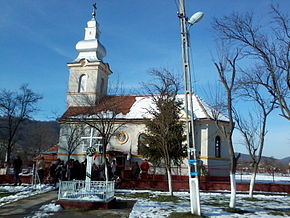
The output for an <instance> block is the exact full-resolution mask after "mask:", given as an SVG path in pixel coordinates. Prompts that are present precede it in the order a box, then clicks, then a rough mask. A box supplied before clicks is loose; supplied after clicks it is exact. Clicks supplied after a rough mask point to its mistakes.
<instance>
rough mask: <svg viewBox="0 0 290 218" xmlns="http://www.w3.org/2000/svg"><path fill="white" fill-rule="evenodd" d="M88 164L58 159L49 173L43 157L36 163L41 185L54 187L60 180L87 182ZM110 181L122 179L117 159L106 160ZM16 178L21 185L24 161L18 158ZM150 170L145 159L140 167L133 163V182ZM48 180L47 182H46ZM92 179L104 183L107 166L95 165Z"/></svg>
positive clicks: (52, 164) (15, 162)
mask: <svg viewBox="0 0 290 218" xmlns="http://www.w3.org/2000/svg"><path fill="white" fill-rule="evenodd" d="M86 164H87V160H86V159H85V160H84V161H83V162H79V161H78V160H74V159H69V160H68V161H66V162H65V161H63V160H61V159H57V160H56V161H54V162H52V163H51V165H50V167H49V170H48V173H47V169H46V168H45V160H44V158H43V157H41V158H40V159H39V160H38V161H37V162H36V172H37V176H38V178H39V182H40V183H46V182H50V183H52V184H54V185H56V184H57V182H58V181H59V180H61V181H70V180H85V179H86ZM106 165H107V172H108V179H109V180H115V179H117V178H118V179H120V178H119V177H120V172H118V166H117V162H116V159H113V160H112V162H111V163H110V162H109V160H108V159H106ZM13 166H14V176H15V185H17V184H19V185H20V184H21V180H20V176H19V173H20V172H21V167H22V160H21V158H20V157H19V156H18V157H17V158H16V159H15V160H14V162H13ZM148 170H149V163H148V162H147V160H146V159H145V160H144V161H143V162H142V163H141V164H140V167H139V164H138V162H134V163H132V167H131V178H132V179H133V180H138V179H140V178H141V175H146V174H147V173H148ZM45 179H46V181H45ZM91 179H92V180H95V181H104V180H105V179H106V177H105V164H101V165H97V164H95V163H93V165H92V174H91Z"/></svg>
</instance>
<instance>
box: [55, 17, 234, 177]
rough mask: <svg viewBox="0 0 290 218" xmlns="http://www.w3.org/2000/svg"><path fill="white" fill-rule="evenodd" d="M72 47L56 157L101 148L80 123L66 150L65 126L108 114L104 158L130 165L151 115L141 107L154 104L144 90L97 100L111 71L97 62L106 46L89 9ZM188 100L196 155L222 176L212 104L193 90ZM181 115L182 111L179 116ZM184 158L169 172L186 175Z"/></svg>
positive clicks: (224, 165)
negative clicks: (88, 17) (109, 133)
mask: <svg viewBox="0 0 290 218" xmlns="http://www.w3.org/2000/svg"><path fill="white" fill-rule="evenodd" d="M76 50H77V52H78V56H77V58H76V59H75V60H74V61H73V62H71V63H68V64H67V66H68V68H69V81H68V91H67V110H66V111H65V113H64V114H63V115H62V117H61V118H60V120H59V122H60V125H61V129H60V138H59V145H58V147H59V149H58V158H60V159H62V160H67V159H68V156H70V158H73V159H78V160H79V161H80V162H82V161H84V160H85V159H86V151H87V148H88V147H89V146H95V147H97V150H98V151H99V152H100V153H101V152H102V151H101V150H102V146H101V145H100V142H99V139H98V137H97V136H98V134H97V133H96V132H95V131H93V129H90V128H86V130H85V131H83V132H82V135H80V136H79V137H78V138H75V139H74V140H77V141H78V142H77V143H75V148H74V149H72V150H71V154H69V153H68V150H69V149H67V147H68V146H69V143H70V142H69V140H71V139H69V138H70V137H68V128H69V126H71V125H74V126H76V127H77V128H80V126H86V127H89V125H87V123H82V122H80V120H81V118H82V117H84V116H85V117H86V118H87V120H90V122H105V121H107V118H108V117H110V116H111V119H112V114H114V116H113V118H114V123H113V126H112V128H116V129H117V130H116V132H115V133H114V135H113V136H112V137H111V138H110V141H109V144H108V147H107V153H108V154H109V155H110V154H111V156H110V157H111V158H114V159H115V160H116V161H117V164H119V165H122V166H123V167H124V169H130V167H131V165H132V163H134V162H136V161H137V162H141V161H142V159H143V157H142V156H141V155H140V154H139V153H138V146H140V142H141V141H142V138H143V137H144V134H146V129H145V125H144V120H145V119H150V118H151V115H150V114H148V112H147V111H148V110H147V108H149V107H151V108H154V104H153V101H152V99H151V97H150V96H149V95H114V96H108V97H107V98H105V100H103V99H104V98H103V97H104V96H107V90H108V80H109V77H110V75H111V74H112V71H111V70H110V66H109V64H108V63H105V62H104V61H103V59H104V58H105V56H106V50H105V47H104V46H103V45H102V44H101V43H100V31H99V24H98V22H97V21H96V15H95V12H94V13H93V17H92V19H91V20H89V21H88V22H87V27H85V36H84V40H81V41H79V42H78V43H77V44H76ZM178 98H179V99H181V100H183V99H184V95H178ZM104 101H105V102H104ZM192 101H193V110H194V111H193V112H194V116H195V140H196V148H197V155H198V158H199V159H200V160H201V162H202V164H203V166H205V168H206V169H207V172H206V173H207V174H208V175H210V176H228V175H229V172H228V168H229V154H228V150H227V144H226V140H225V139H224V138H223V137H222V135H221V134H219V131H218V128H217V127H216V124H215V120H214V118H213V115H212V108H211V107H210V106H209V105H208V104H207V103H206V102H204V101H203V100H201V99H200V98H199V97H198V96H196V95H195V94H193V95H192ZM184 114H185V113H182V115H183V117H184ZM100 115H101V116H100ZM181 117H182V116H181ZM181 119H182V118H181ZM219 120H220V121H222V123H224V124H225V125H227V118H226V117H224V116H220V117H219ZM76 145H77V146H76ZM94 161H95V163H96V164H101V163H102V161H103V160H102V158H101V155H97V157H96V158H95V160H94ZM184 163H185V164H184V166H182V167H176V168H174V167H173V172H172V174H173V175H174V174H182V175H187V161H186V160H185V161H184ZM160 169H161V168H160ZM160 169H159V171H158V170H157V171H156V168H154V167H151V168H150V170H151V171H149V173H156V172H159V173H164V172H165V171H164V172H161V171H160ZM153 171H154V172H153Z"/></svg>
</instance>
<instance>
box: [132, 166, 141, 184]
mask: <svg viewBox="0 0 290 218" xmlns="http://www.w3.org/2000/svg"><path fill="white" fill-rule="evenodd" d="M139 174H140V167H139V165H138V162H135V163H134V164H133V166H132V178H133V179H136V180H137V179H138V178H139Z"/></svg>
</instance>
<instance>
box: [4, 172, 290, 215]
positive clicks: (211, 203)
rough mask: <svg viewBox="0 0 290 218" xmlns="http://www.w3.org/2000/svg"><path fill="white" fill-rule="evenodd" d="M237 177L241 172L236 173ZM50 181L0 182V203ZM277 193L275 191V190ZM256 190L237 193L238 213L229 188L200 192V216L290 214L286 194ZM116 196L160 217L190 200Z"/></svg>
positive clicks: (46, 209) (138, 211)
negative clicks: (231, 208) (231, 204)
mask: <svg viewBox="0 0 290 218" xmlns="http://www.w3.org/2000/svg"><path fill="white" fill-rule="evenodd" d="M236 178H237V180H238V181H239V179H240V178H241V175H237V177H236ZM249 179H250V175H242V181H243V182H246V181H247V180H249ZM257 181H258V182H264V183H265V182H268V183H269V182H270V183H271V182H272V177H271V176H268V175H261V174H259V175H258V176H257ZM275 183H288V184H290V178H289V176H288V177H283V176H279V177H276V176H275ZM52 189H53V187H52V186H49V185H36V186H31V185H30V186H29V185H22V186H8V185H6V186H0V193H14V194H13V195H9V196H6V197H2V198H1V197H0V207H1V206H2V205H4V204H7V203H10V202H13V201H17V200H19V199H22V198H26V197H28V196H32V195H36V194H39V193H43V192H47V191H50V190H52ZM276 194H277V193H276ZM276 194H275V193H273V194H269V193H267V194H263V193H255V194H254V199H249V198H248V195H247V194H237V206H236V208H238V209H239V210H240V211H239V212H240V213H237V212H236V213H231V212H228V211H227V210H226V208H228V204H229V199H230V194H229V192H228V191H221V192H201V193H200V201H201V211H202V215H203V216H207V217H247V218H251V217H285V216H290V196H289V195H287V194H281V195H276ZM116 196H117V200H134V201H136V203H135V205H134V206H133V208H132V211H131V213H130V218H139V217H140V218H146V217H150V218H157V217H158V218H162V217H168V216H169V215H170V214H171V213H173V212H185V213H189V212H190V200H189V193H188V192H175V193H174V196H177V197H178V199H177V201H175V202H173V201H168V202H164V201H156V199H154V198H156V197H158V196H168V193H167V192H160V191H150V190H143V191H142V190H122V189H117V190H116ZM59 210H61V207H60V206H58V205H55V202H54V201H52V202H51V203H49V204H45V205H42V206H41V207H40V208H39V209H37V210H35V211H33V213H32V214H33V215H32V216H29V217H33V218H34V217H47V216H54V215H55V213H57V211H59Z"/></svg>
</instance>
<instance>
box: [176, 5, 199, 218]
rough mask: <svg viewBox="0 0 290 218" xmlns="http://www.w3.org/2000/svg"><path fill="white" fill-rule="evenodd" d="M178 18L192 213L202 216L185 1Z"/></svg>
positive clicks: (180, 7)
mask: <svg viewBox="0 0 290 218" xmlns="http://www.w3.org/2000/svg"><path fill="white" fill-rule="evenodd" d="M178 17H179V21H180V31H181V48H182V64H183V77H184V104H185V120H186V140H187V146H188V171H189V172H188V173H189V189H190V206H191V213H192V214H195V215H199V216H200V215H201V211H200V198H199V184H198V171H197V158H196V144H195V137H194V135H195V132H194V130H195V128H194V113H193V105H192V88H191V73H190V62H189V42H188V29H187V18H186V15H185V8H184V0H179V12H178Z"/></svg>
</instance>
